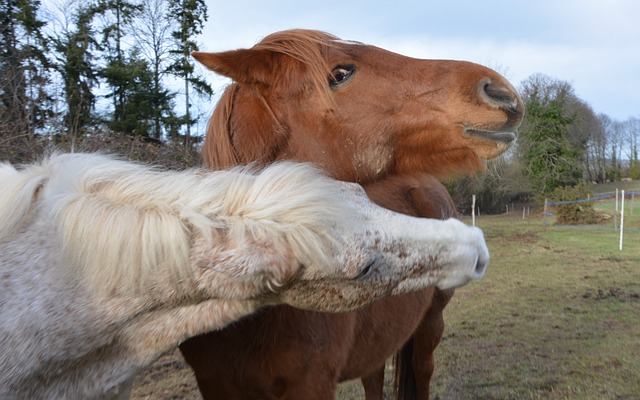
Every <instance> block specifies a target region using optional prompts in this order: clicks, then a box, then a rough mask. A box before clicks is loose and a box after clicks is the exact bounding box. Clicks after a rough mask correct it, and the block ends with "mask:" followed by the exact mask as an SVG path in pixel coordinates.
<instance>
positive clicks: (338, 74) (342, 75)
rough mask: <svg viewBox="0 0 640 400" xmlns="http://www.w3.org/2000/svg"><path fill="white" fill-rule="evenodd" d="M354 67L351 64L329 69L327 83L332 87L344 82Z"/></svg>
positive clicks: (353, 70) (351, 73)
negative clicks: (329, 73) (329, 74)
mask: <svg viewBox="0 0 640 400" xmlns="http://www.w3.org/2000/svg"><path fill="white" fill-rule="evenodd" d="M355 70H356V68H355V67H354V66H353V65H346V66H339V67H336V68H334V69H333V71H331V76H330V77H329V85H331V86H332V87H337V86H340V85H341V84H343V83H345V82H346V81H347V80H348V79H349V78H350V77H351V76H352V75H353V73H354V72H355Z"/></svg>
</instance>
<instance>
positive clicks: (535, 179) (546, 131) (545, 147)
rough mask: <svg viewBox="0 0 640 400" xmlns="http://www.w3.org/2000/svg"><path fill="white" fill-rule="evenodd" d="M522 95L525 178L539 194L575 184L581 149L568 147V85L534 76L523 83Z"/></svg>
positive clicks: (569, 144) (579, 170)
mask: <svg viewBox="0 0 640 400" xmlns="http://www.w3.org/2000/svg"><path fill="white" fill-rule="evenodd" d="M523 92H524V93H523V95H524V100H525V108H526V110H527V114H526V116H525V120H524V122H523V125H522V127H521V129H520V134H521V140H520V152H521V158H522V160H523V172H524V174H525V176H527V177H528V178H529V180H530V181H531V185H532V187H533V188H534V190H535V191H536V192H538V193H541V194H543V193H549V192H552V191H553V190H555V189H556V188H557V187H561V186H573V185H575V184H577V183H578V182H579V181H580V180H581V179H582V168H581V165H582V162H581V155H582V154H583V153H584V149H581V148H576V147H575V146H572V144H571V142H570V141H569V138H568V135H567V133H568V129H569V126H570V124H571V123H572V122H573V116H572V115H570V114H569V113H568V111H567V104H568V103H569V102H570V100H571V97H572V96H573V90H572V88H571V86H570V85H569V84H568V83H565V82H559V81H553V80H551V79H549V78H547V77H544V76H540V75H537V76H534V77H533V78H531V79H530V80H529V81H527V82H525V90H523Z"/></svg>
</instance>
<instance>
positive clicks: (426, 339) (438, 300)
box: [412, 289, 454, 400]
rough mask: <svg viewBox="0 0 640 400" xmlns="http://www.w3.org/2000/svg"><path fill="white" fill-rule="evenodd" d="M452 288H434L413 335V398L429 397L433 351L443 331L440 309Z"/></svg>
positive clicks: (423, 398) (443, 306)
mask: <svg viewBox="0 0 640 400" xmlns="http://www.w3.org/2000/svg"><path fill="white" fill-rule="evenodd" d="M453 292H454V291H453V289H450V290H444V291H440V290H436V291H435V293H434V296H433V301H432V303H431V307H430V308H429V311H428V312H427V313H426V315H425V316H424V318H423V319H422V322H421V323H420V326H419V327H418V329H417V330H416V332H415V333H414V335H413V357H412V366H413V374H414V377H415V389H416V393H415V398H416V399H419V400H428V399H429V385H430V383H431V376H432V375H433V371H434V368H435V362H434V357H433V353H434V351H435V349H436V347H437V346H438V344H439V343H440V339H442V334H443V333H444V318H443V317H442V311H443V310H444V308H445V306H446V305H447V303H448V302H449V300H450V299H451V297H452V296H453Z"/></svg>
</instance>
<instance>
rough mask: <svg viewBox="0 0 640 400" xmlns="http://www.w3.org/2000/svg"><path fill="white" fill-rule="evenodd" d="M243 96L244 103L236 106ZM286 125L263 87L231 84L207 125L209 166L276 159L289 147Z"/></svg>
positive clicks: (205, 152) (205, 156) (261, 163)
mask: <svg viewBox="0 0 640 400" xmlns="http://www.w3.org/2000/svg"><path fill="white" fill-rule="evenodd" d="M240 96H243V98H242V103H243V107H241V108H236V107H234V105H235V103H236V102H237V101H239V100H238V98H239V97H240ZM288 137H289V136H288V135H287V134H286V129H285V128H284V127H283V125H282V124H281V123H280V121H279V119H278V118H277V117H276V112H275V111H274V109H273V107H272V106H271V104H269V102H268V101H267V99H266V98H265V96H264V95H263V94H262V93H261V92H260V90H259V89H258V88H256V87H254V86H251V85H250V86H246V87H245V86H240V85H238V84H237V83H233V84H231V85H229V86H228V87H227V89H226V90H225V92H224V94H223V95H222V97H221V98H220V100H219V102H218V105H217V106H216V108H215V109H214V111H213V116H212V118H211V119H210V121H209V126H208V127H207V138H206V142H207V144H206V145H205V146H204V148H203V150H202V157H203V161H204V164H205V166H206V167H208V168H211V169H221V168H228V167H231V166H234V165H240V164H248V163H253V164H255V165H258V166H264V165H267V164H270V163H272V162H274V161H275V160H276V159H277V158H278V155H279V154H280V152H282V150H283V149H284V148H285V147H286V145H287V140H288Z"/></svg>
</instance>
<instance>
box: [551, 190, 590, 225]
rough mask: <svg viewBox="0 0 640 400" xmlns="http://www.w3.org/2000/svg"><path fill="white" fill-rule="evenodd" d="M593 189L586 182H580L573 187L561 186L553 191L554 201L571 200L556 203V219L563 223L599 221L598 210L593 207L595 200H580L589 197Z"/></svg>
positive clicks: (585, 223) (581, 223)
mask: <svg viewBox="0 0 640 400" xmlns="http://www.w3.org/2000/svg"><path fill="white" fill-rule="evenodd" d="M590 195H591V191H590V190H589V187H588V185H587V184H586V183H580V184H578V185H576V186H573V187H559V188H556V190H554V191H553V192H552V193H551V199H552V201H554V202H556V201H560V202H565V201H566V202H571V203H567V204H556V205H554V210H555V214H556V221H557V223H558V224H562V225H588V224H595V223H597V216H596V212H595V210H594V209H593V201H580V202H575V203H574V202H573V201H576V200H584V199H587V198H589V197H590Z"/></svg>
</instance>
